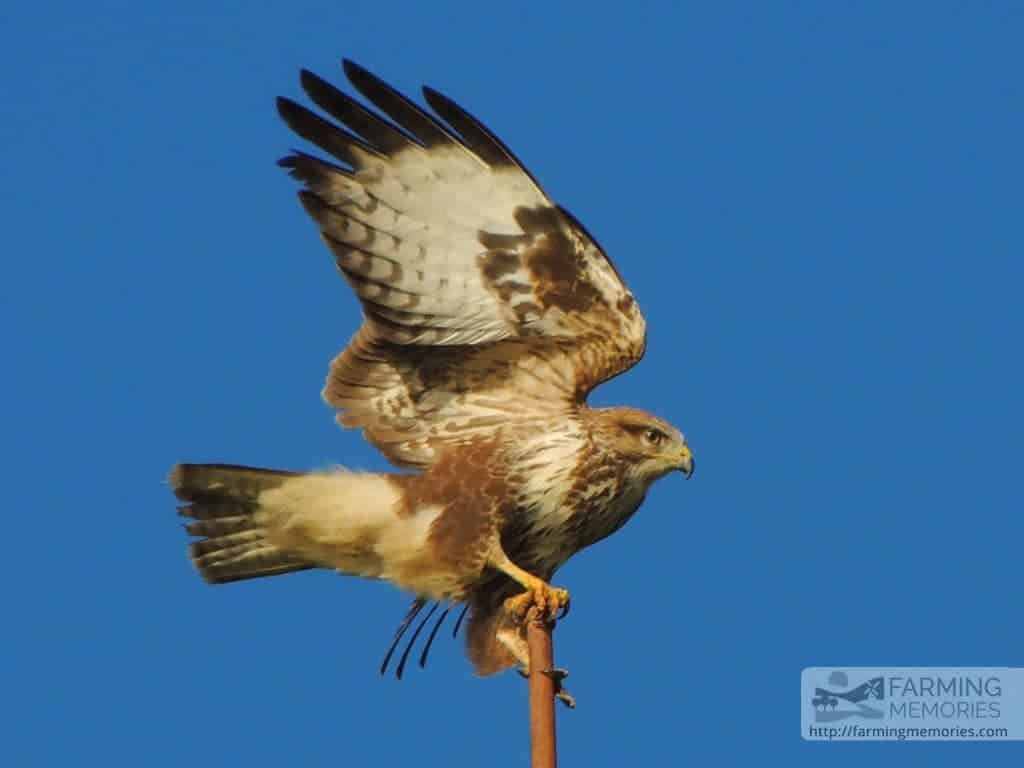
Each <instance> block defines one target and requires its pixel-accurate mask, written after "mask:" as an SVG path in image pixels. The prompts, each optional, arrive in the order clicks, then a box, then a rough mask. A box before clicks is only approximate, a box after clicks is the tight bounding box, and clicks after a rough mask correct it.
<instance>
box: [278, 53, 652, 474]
mask: <svg viewBox="0 0 1024 768" xmlns="http://www.w3.org/2000/svg"><path fill="white" fill-rule="evenodd" d="M344 68H345V72H346V74H347V75H348V77H349V79H350V80H351V82H352V84H353V85H354V86H355V87H356V89H357V90H358V91H359V92H360V93H362V95H363V96H364V97H365V98H366V99H367V100H368V101H369V102H371V103H372V104H373V105H374V106H375V107H376V108H377V109H378V110H380V112H382V113H383V114H384V115H386V116H387V117H389V118H390V120H387V119H385V118H384V117H382V116H380V115H378V114H376V113H374V112H371V111H370V110H369V109H367V108H366V107H364V106H362V105H361V104H360V103H359V102H358V101H356V100H355V99H353V98H352V97H350V96H348V95H346V94H345V93H343V92H341V91H339V90H338V89H336V88H335V87H334V86H332V85H330V84H329V83H327V82H325V81H324V80H322V79H320V78H319V77H317V76H316V75H314V74H312V73H310V72H307V71H303V72H302V77H301V82H302V86H303V88H304V89H305V91H306V93H307V94H308V96H309V98H310V99H311V100H312V101H313V102H314V103H315V104H316V105H317V106H318V107H320V108H321V109H322V110H323V111H324V112H325V113H326V114H327V115H329V116H330V117H332V118H334V120H336V121H337V123H334V122H330V121H328V120H326V119H324V118H322V117H320V116H319V115H317V114H315V113H314V112H312V111H310V110H308V109H306V108H305V107H302V106H300V105H299V104H296V103H295V102H293V101H290V100H288V99H284V98H281V99H278V102H277V104H278V110H279V112H280V114H281V116H282V117H283V118H284V120H285V121H286V122H287V123H288V125H289V126H291V128H292V129H293V130H294V131H295V132H296V133H297V134H299V135H300V136H301V137H303V138H304V139H307V140H308V141H310V142H312V143H313V144H315V145H316V146H317V147H319V148H320V149H322V150H323V151H324V152H326V153H328V154H329V155H331V156H332V157H333V158H334V160H335V161H337V162H333V161H331V162H329V161H327V160H324V159H321V158H318V157H314V156H312V155H309V154H305V153H303V152H298V151H296V152H294V153H293V154H291V155H289V156H288V157H285V158H284V159H282V160H281V161H280V164H281V165H282V166H283V167H285V168H287V169H288V170H289V171H290V173H291V175H292V176H293V177H295V178H296V179H299V180H300V181H302V182H304V188H303V189H302V190H301V191H300V192H299V199H300V200H301V202H302V204H303V206H304V207H305V209H306V211H307V212H308V213H309V215H310V216H311V217H312V218H313V219H314V220H315V221H316V223H317V225H318V226H319V228H320V234H321V236H322V237H323V239H324V241H325V242H326V243H327V245H328V247H329V248H330V249H331V251H332V252H333V253H334V257H335V260H336V261H337V265H338V268H339V269H340V270H341V272H342V274H343V275H344V276H345V278H346V280H347V281H348V283H349V285H351V286H352V289H353V290H354V291H355V293H356V295H357V296H358V297H359V299H360V301H361V302H362V305H363V309H364V316H365V319H364V324H363V326H362V328H361V329H360V330H359V332H358V333H357V334H356V336H355V337H354V338H353V339H352V341H351V342H350V343H349V345H348V347H347V348H346V349H345V350H344V351H343V352H342V353H341V354H340V355H339V356H338V357H337V358H335V360H334V361H333V363H332V364H331V369H330V373H329V374H328V378H327V384H326V386H325V388H324V398H325V399H326V400H327V402H328V403H329V404H330V405H332V406H334V407H335V408H337V409H338V410H339V411H340V413H339V416H338V420H339V422H340V423H341V424H342V425H344V426H347V427H356V428H361V429H363V430H365V433H366V436H367V437H368V439H369V440H370V441H371V442H373V443H374V444H375V445H376V446H377V447H378V448H380V449H381V451H383V453H384V454H385V455H386V456H387V457H388V458H390V459H391V460H392V461H394V462H396V463H397V464H400V465H403V466H418V467H425V466H427V465H429V464H430V463H431V462H432V461H433V460H434V459H435V457H436V456H437V454H438V452H439V451H440V450H442V449H443V448H444V447H445V446H447V445H451V444H453V443H459V442H462V441H465V440H468V439H471V438H472V437H474V436H476V435H479V434H481V433H487V432H491V431H493V430H494V429H496V428H497V427H498V426H499V425H501V424H505V423H508V422H509V421H515V420H528V419H536V418H538V417H544V416H545V415H552V414H555V413H558V412H560V411H565V410H567V409H569V408H571V407H572V406H573V405H575V404H577V403H578V402H581V401H582V400H583V399H584V398H585V397H586V395H587V393H588V392H589V391H590V390H591V389H592V388H593V387H594V386H596V385H597V384H599V383H600V382H602V381H605V380H607V379H609V378H611V377H612V376H615V375H616V374H618V373H621V372H622V371H624V370H626V369H627V368H629V367H630V366H632V365H633V364H635V363H636V362H637V361H638V360H639V359H640V357H641V356H642V354H643V350H644V338H645V327H644V319H643V316H642V315H641V313H640V309H639V307H638V306H637V304H636V302H635V300H634V299H633V296H632V294H631V293H630V292H629V290H628V289H627V288H626V286H625V285H624V284H623V283H622V280H621V278H620V277H619V274H618V272H617V271H616V270H615V267H614V266H613V265H612V263H611V262H610V261H609V260H608V258H607V256H606V255H605V254H604V252H603V251H602V250H601V249H600V247H599V246H598V245H597V244H596V243H595V242H594V240H593V239H592V238H591V237H590V236H589V235H588V234H587V233H586V231H585V230H584V229H583V227H582V226H581V225H580V224H579V223H578V222H577V221H576V220H575V219H574V218H573V217H572V216H571V215H570V214H569V213H568V212H567V211H565V210H564V209H562V208H560V207H559V206H557V205H555V204H554V203H552V202H551V201H550V200H549V199H548V197H547V195H545V194H544V192H543V191H542V190H541V188H540V186H539V185H538V184H537V182H536V181H535V180H534V179H533V177H532V176H531V175H530V174H529V172H528V171H527V170H526V169H525V168H523V166H522V165H521V164H520V163H519V161H518V160H517V159H516V158H515V157H514V156H513V155H512V153H511V152H510V151H509V150H508V149H507V148H506V147H505V145H504V144H502V143H501V141H499V140H498V139H497V138H496V137H495V136H494V135H493V134H491V132H490V131H488V130H487V128H485V127H484V126H483V125H482V124H481V123H480V122H478V121H477V120H476V119H475V118H473V117H472V116H471V115H469V114H468V113H467V112H465V111H464V110H463V109H462V108H460V107H459V106H457V105H456V104H455V103H454V102H452V101H451V100H449V99H448V98H446V97H445V96H442V95H441V94H440V93H438V92H437V91H434V90H432V89H430V88H424V91H423V92H424V96H425V97H426V100H427V103H428V104H429V105H430V106H431V107H432V108H433V109H434V111H435V112H436V113H437V115H438V116H439V117H440V118H441V120H443V121H444V123H446V124H443V123H442V122H441V120H439V119H437V118H435V117H433V116H431V115H429V114H427V112H425V111H424V110H423V109H421V108H420V107H418V106H417V105H415V104H414V103H413V102H411V101H409V100H408V99H406V98H405V97H404V96H402V95H401V94H399V93H398V92H397V91H395V90H393V89H392V88H391V87H390V86H388V85H387V84H385V83H384V82H382V81H381V80H379V79H378V78H376V77H375V76H374V75H372V74H370V73H369V72H367V71H366V70H365V69H362V68H361V67H359V66H357V65H356V64H353V63H352V62H350V61H345V62H344Z"/></svg>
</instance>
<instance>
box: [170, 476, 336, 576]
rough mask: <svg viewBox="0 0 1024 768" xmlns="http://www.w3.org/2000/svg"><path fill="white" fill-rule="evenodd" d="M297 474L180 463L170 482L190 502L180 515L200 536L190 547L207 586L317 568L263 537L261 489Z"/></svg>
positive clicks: (273, 485)
mask: <svg viewBox="0 0 1024 768" xmlns="http://www.w3.org/2000/svg"><path fill="white" fill-rule="evenodd" d="M298 474H299V473H296V472H285V471H280V470H274V469H255V468H253V467H236V466H232V465H229V464H178V465H177V466H175V467H174V469H172V470H171V474H170V477H169V478H168V479H169V482H170V484H171V487H172V488H173V489H174V495H175V496H177V497H178V498H179V499H181V500H182V501H185V502H188V503H187V504H185V505H184V506H181V507H178V514H180V515H182V516H183V517H189V518H192V522H190V523H187V524H186V525H185V530H186V531H187V532H188V533H189V534H191V535H193V536H200V537H202V538H201V539H199V540H198V541H194V542H192V544H191V545H190V554H191V556H192V563H193V564H194V565H195V566H196V568H197V569H198V570H199V572H200V573H201V574H202V576H203V578H204V579H206V580H207V581H208V582H210V583H211V584H225V583H227V582H230V581H240V580H242V579H254V578H257V577H259V576H274V575H276V574H279V573H291V572H292V571H304V570H306V569H308V568H315V567H316V566H315V565H314V564H313V563H310V562H308V561H305V560H302V559H301V558H298V557H296V556H295V555H290V554H287V553H285V552H283V551H282V550H281V549H279V548H277V547H276V546H274V545H273V544H271V543H270V542H269V541H268V540H267V538H266V531H265V529H264V527H263V525H262V519H261V514H260V513H261V508H260V502H259V496H260V493H262V492H263V491H267V490H271V489H273V488H276V487H278V486H280V485H281V484H282V483H284V482H285V481H286V480H287V479H289V478H293V477H296V476H297V475H298Z"/></svg>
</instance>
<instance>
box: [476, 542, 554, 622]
mask: <svg viewBox="0 0 1024 768" xmlns="http://www.w3.org/2000/svg"><path fill="white" fill-rule="evenodd" d="M488 564H489V565H491V566H493V567H494V568H497V569H498V570H499V571H501V572H502V573H504V574H505V575H506V576H508V577H509V578H510V579H512V580H514V581H516V582H518V583H519V584H521V585H522V586H523V587H524V588H525V589H526V591H525V592H523V593H521V594H518V595H516V596H515V597H510V598H509V599H508V600H506V601H505V608H506V610H508V612H509V613H511V614H512V615H513V616H515V617H516V619H518V620H519V621H520V623H522V621H524V620H525V619H526V612H527V611H529V610H530V607H531V606H533V605H536V606H537V609H538V610H539V611H540V612H541V613H542V614H545V615H546V616H547V617H548V618H549V619H551V620H554V619H555V618H563V617H564V616H565V615H566V614H568V613H569V592H568V591H567V590H565V589H559V588H558V587H552V586H551V585H550V584H548V583H547V582H546V581H544V580H543V579H540V578H538V577H536V576H534V575H533V574H532V573H528V572H527V571H524V570H523V569H522V568H520V567H519V566H518V565H516V564H515V563H513V562H512V561H511V560H509V559H508V555H506V554H505V553H504V552H502V551H501V549H500V548H499V549H498V551H497V553H496V554H494V555H492V556H491V557H490V559H489V561H488Z"/></svg>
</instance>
